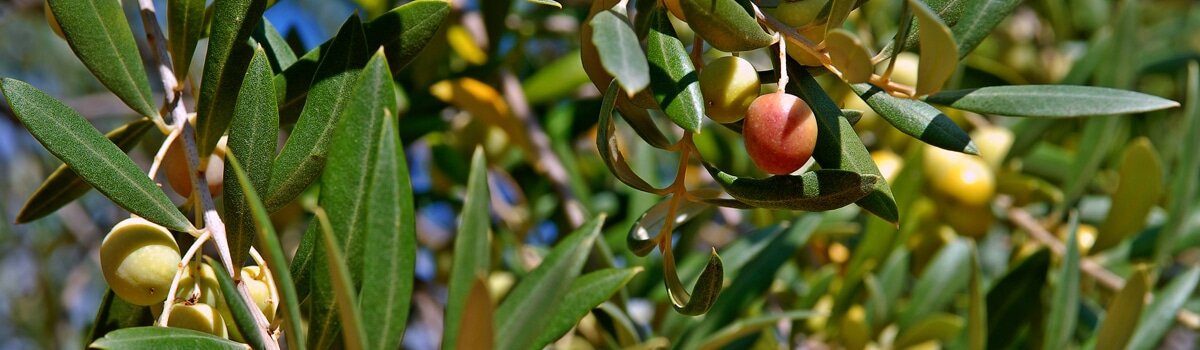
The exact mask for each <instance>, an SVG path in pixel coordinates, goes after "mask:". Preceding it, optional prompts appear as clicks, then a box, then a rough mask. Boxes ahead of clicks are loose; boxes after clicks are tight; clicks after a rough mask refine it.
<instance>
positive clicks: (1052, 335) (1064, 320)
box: [1042, 214, 1080, 349]
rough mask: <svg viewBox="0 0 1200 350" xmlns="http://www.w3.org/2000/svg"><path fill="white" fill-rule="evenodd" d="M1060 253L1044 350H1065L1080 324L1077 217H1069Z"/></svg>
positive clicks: (1044, 339) (1074, 215)
mask: <svg viewBox="0 0 1200 350" xmlns="http://www.w3.org/2000/svg"><path fill="white" fill-rule="evenodd" d="M1070 220H1071V221H1070V224H1069V228H1068V230H1069V231H1068V234H1067V240H1066V242H1065V243H1066V246H1067V247H1066V252H1065V253H1063V259H1062V261H1061V266H1060V267H1059V269H1058V272H1057V274H1058V284H1056V285H1055V286H1054V293H1053V296H1052V297H1051V299H1050V314H1049V316H1048V319H1047V320H1046V322H1047V326H1046V335H1045V337H1044V338H1043V345H1042V346H1043V349H1065V348H1067V346H1068V345H1070V343H1071V338H1072V336H1074V335H1075V324H1076V322H1077V321H1078V320H1079V279H1080V277H1079V276H1080V267H1079V241H1078V237H1079V236H1078V232H1079V215H1078V214H1072V215H1071V219H1070Z"/></svg>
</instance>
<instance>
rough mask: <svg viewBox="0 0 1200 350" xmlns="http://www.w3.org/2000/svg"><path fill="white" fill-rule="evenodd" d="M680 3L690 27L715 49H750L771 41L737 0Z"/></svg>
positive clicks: (688, 0)
mask: <svg viewBox="0 0 1200 350" xmlns="http://www.w3.org/2000/svg"><path fill="white" fill-rule="evenodd" d="M679 5H680V7H682V8H683V14H684V17H686V18H687V19H688V23H690V24H691V27H692V30H695V31H696V34H699V35H700V36H701V37H703V38H704V40H705V41H707V42H708V43H709V44H710V45H712V47H714V48H716V49H717V50H721V51H726V52H737V51H750V50H754V49H759V48H763V47H766V46H767V45H770V44H771V43H772V42H773V41H774V38H773V37H771V35H770V34H767V32H765V31H763V29H762V27H760V26H759V25H758V21H756V20H755V19H754V16H752V15H751V14H750V13H747V12H746V9H744V8H742V5H739V4H738V3H737V1H734V0H679Z"/></svg>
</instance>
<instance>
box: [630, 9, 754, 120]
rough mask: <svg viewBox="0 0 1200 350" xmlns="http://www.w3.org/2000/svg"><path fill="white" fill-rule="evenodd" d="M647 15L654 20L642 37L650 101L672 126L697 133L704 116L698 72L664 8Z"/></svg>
mask: <svg viewBox="0 0 1200 350" xmlns="http://www.w3.org/2000/svg"><path fill="white" fill-rule="evenodd" d="M685 1H691V0H685ZM735 6H736V4H735ZM739 9H740V7H739ZM739 11H740V10H739ZM651 16H654V18H655V19H654V20H653V25H652V26H651V28H650V33H649V34H648V35H647V36H646V43H647V44H646V52H647V57H646V58H647V59H648V60H649V62H650V88H651V89H653V90H654V99H655V100H656V101H658V105H659V106H660V107H662V110H663V112H666V114H667V116H668V117H670V119H671V121H672V122H675V125H678V126H679V127H681V128H683V129H684V130H687V131H691V132H699V131H700V118H702V117H703V116H704V96H702V95H701V94H700V79H699V72H697V71H696V68H695V67H694V66H692V59H691V56H689V55H688V51H687V49H685V48H684V45H683V43H682V42H680V41H679V38H678V37H676V35H675V29H674V28H673V27H671V21H670V20H669V19H668V15H667V10H666V8H660V9H658V10H656V11H655V12H654V13H653V14H651Z"/></svg>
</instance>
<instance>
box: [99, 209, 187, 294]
mask: <svg viewBox="0 0 1200 350" xmlns="http://www.w3.org/2000/svg"><path fill="white" fill-rule="evenodd" d="M179 261H180V256H179V245H178V244H177V243H175V238H174V237H172V236H171V232H168V231H167V229H166V228H163V227H162V226H159V225H157V224H155V223H152V222H149V221H146V220H145V219H142V218H130V219H126V220H124V221H121V222H120V223H118V224H117V225H116V226H114V227H113V228H112V231H110V232H109V233H108V236H105V237H104V241H103V242H102V243H100V270H101V271H102V272H103V273H104V280H105V281H107V282H108V285H109V287H110V288H112V290H113V292H114V293H116V294H117V296H119V297H121V299H124V300H125V301H127V302H129V303H130V304H134V305H150V304H154V303H158V302H162V301H163V300H166V299H167V293H168V290H170V287H171V280H172V279H174V278H175V271H176V270H177V269H178V268H179Z"/></svg>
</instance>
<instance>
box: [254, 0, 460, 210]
mask: <svg viewBox="0 0 1200 350" xmlns="http://www.w3.org/2000/svg"><path fill="white" fill-rule="evenodd" d="M449 14H450V5H449V3H447V2H446V1H442V0H418V1H413V2H410V3H407V4H404V5H402V6H400V7H397V8H394V9H392V10H391V11H388V12H386V13H384V14H382V15H380V16H379V17H376V18H375V19H374V20H372V21H370V22H368V23H366V24H365V25H364V29H363V30H364V31H365V36H366V40H367V44H366V50H368V51H364V52H361V53H360V54H361V57H356V58H355V59H361V60H363V61H366V59H367V56H368V55H370V54H371V53H372V51H370V50H373V49H375V48H377V47H379V46H383V49H384V53H385V54H386V55H387V58H388V66H389V67H390V68H391V69H392V74H395V73H396V72H398V71H399V70H400V69H402V68H404V67H405V66H407V65H408V64H409V63H410V62H412V60H413V58H416V56H417V53H420V52H421V49H423V48H425V44H428V43H429V41H430V39H432V38H433V36H434V34H436V33H437V31H438V28H440V27H441V25H442V22H444V21H445V19H446V16H447V15H449ZM334 41H337V37H334V38H333V39H330V40H329V41H326V42H325V43H323V44H321V46H320V47H317V48H315V49H313V50H312V51H309V52H308V53H305V54H304V56H303V57H300V59H299V60H297V61H296V62H295V63H294V64H292V65H290V66H288V67H287V68H286V69H285V70H284V71H283V73H280V74H279V75H277V76H275V91H276V93H277V94H278V95H277V97H278V99H279V109H280V114H281V116H282V117H283V119H284V120H294V119H295V117H296V116H297V115H299V114H300V113H301V108H302V107H304V105H305V104H306V102H305V96H306V95H308V93H309V92H310V87H311V86H312V84H313V83H315V82H317V81H319V80H318V79H317V77H322V76H326V75H327V74H324V75H323V74H321V73H320V72H319V71H318V66H319V63H320V62H322V61H325V56H327V55H328V52H330V51H329V46H330V45H332V44H333V42H334ZM335 52H337V51H335ZM268 207H269V206H268Z"/></svg>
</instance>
